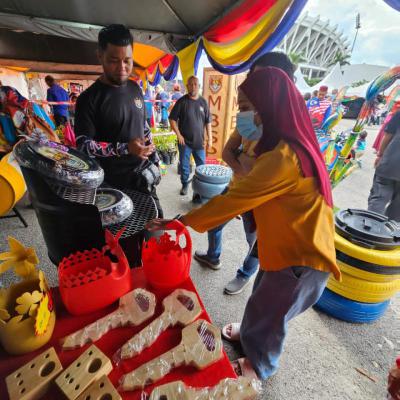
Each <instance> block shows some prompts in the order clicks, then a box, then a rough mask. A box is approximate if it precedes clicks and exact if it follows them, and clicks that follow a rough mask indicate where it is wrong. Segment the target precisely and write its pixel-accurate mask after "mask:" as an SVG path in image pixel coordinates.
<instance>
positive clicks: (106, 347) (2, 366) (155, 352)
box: [0, 268, 236, 400]
mask: <svg viewBox="0 0 400 400" xmlns="http://www.w3.org/2000/svg"><path fill="white" fill-rule="evenodd" d="M132 279H133V286H134V288H137V287H142V288H145V289H147V290H149V291H152V292H153V293H154V294H155V295H156V297H157V308H156V314H155V317H157V316H159V315H160V314H161V312H162V305H161V301H162V299H163V298H164V297H165V296H167V295H168V294H169V293H170V292H172V291H169V292H166V291H165V292H161V291H159V290H154V289H153V288H151V287H150V286H149V285H148V284H147V283H146V280H145V277H144V274H143V270H142V268H137V269H133V270H132ZM181 287H182V288H184V289H187V290H191V291H195V292H196V293H197V291H196V288H195V286H194V284H193V282H192V281H191V279H190V278H189V279H188V280H187V281H186V282H185V283H184V284H183V285H182V286H181ZM53 297H54V301H55V305H56V312H57V321H56V326H55V330H54V333H53V336H52V339H51V340H50V342H49V343H47V345H46V346H44V347H43V348H41V349H39V350H37V351H36V352H33V353H29V354H26V355H22V356H9V355H8V354H6V353H5V352H4V351H3V350H1V351H0V357H1V358H0V359H1V361H0V394H1V396H0V398H1V399H2V400H3V399H6V398H7V396H6V393H7V389H6V385H5V381H4V380H5V377H6V376H7V375H9V374H10V373H12V372H13V371H15V370H16V369H18V368H19V367H21V366H22V365H24V364H25V363H27V362H29V360H31V359H33V358H34V357H35V356H37V355H38V354H40V353H41V352H43V351H45V350H46V349H47V348H49V347H51V346H54V347H55V349H56V352H57V353H58V356H59V358H60V361H61V364H62V366H63V367H64V368H67V367H68V366H69V365H70V364H71V363H72V362H73V361H74V360H76V359H77V358H78V357H79V356H80V355H81V353H82V352H83V351H84V350H85V349H86V348H87V347H88V346H89V345H86V346H84V347H82V348H80V349H76V350H72V351H61V348H60V344H59V341H60V339H61V338H62V337H64V336H66V335H67V334H70V333H72V332H74V331H76V330H78V329H80V328H82V327H84V326H85V325H87V324H89V323H91V322H93V321H95V320H97V319H99V318H100V317H103V316H104V315H106V314H108V313H109V312H111V311H114V310H115V309H116V307H117V305H116V304H115V305H113V306H110V307H107V308H106V309H103V310H101V311H98V312H96V313H93V314H90V315H84V316H78V317H76V316H71V315H70V314H68V312H67V311H66V310H65V308H64V306H63V304H62V302H61V299H60V295H59V291H58V288H57V289H55V290H53ZM82 301H85V299H82ZM200 303H201V306H202V308H203V313H202V314H201V316H200V318H203V319H206V320H208V321H209V320H210V317H209V316H208V314H207V312H206V310H205V308H204V305H203V303H202V302H201V299H200ZM155 317H154V318H155ZM154 318H153V319H154ZM150 321H151V320H148V321H146V322H145V323H144V324H143V325H141V326H139V327H126V328H117V329H114V330H112V331H110V332H109V333H108V334H106V335H105V336H104V337H102V338H101V339H100V340H99V341H97V342H95V344H96V346H98V347H99V349H100V350H101V351H103V352H104V353H105V354H106V355H107V356H108V357H109V358H112V356H113V355H114V353H115V352H116V351H117V350H118V349H119V348H120V347H121V346H122V345H123V344H124V343H125V342H126V341H127V340H128V339H130V338H131V337H132V336H133V335H134V334H135V333H137V332H138V331H140V330H141V329H142V328H143V327H144V326H146V325H147V324H148V323H149V322H150ZM180 341H181V328H172V329H168V330H167V331H165V332H164V333H162V334H161V336H160V337H159V339H158V340H157V341H156V342H155V343H154V345H153V346H151V347H150V348H148V349H145V350H144V351H143V353H141V354H139V355H138V356H137V357H134V358H132V359H130V360H125V361H123V362H122V363H121V364H120V365H119V367H117V366H115V364H114V363H113V367H114V369H113V371H112V372H111V373H110V375H109V378H110V380H111V381H112V383H113V384H114V386H116V387H118V380H119V378H120V377H121V376H122V375H123V374H125V373H127V372H129V371H131V370H133V369H135V368H137V367H139V366H140V365H142V364H143V363H145V362H147V361H150V360H152V359H153V358H156V357H157V356H159V355H161V354H162V353H164V352H166V351H168V350H170V349H171V348H172V347H174V346H176V345H178V344H179V343H180ZM232 377H236V375H235V373H234V371H233V369H232V367H231V365H230V362H229V360H228V357H227V356H226V354H225V352H224V357H223V359H221V360H220V361H218V362H217V363H215V364H214V365H212V366H210V367H208V368H206V369H204V370H203V371H198V370H196V369H195V368H193V367H180V368H177V369H175V370H173V371H172V372H171V373H170V374H168V375H167V376H166V377H165V378H164V379H162V380H160V381H159V382H158V383H157V385H151V386H148V387H147V388H146V389H145V391H146V393H148V394H150V393H151V391H152V390H153V388H154V387H155V386H158V385H160V384H163V383H166V382H172V381H176V380H182V381H184V382H185V383H186V384H188V385H189V386H194V387H202V386H214V385H216V384H217V383H218V382H219V381H220V380H221V379H224V378H232ZM142 394H143V393H142V391H141V390H137V391H134V392H121V395H122V398H123V399H132V400H133V399H135V400H136V399H137V400H140V399H142V398H143V397H141V396H142ZM58 398H61V394H60V393H59V392H58V390H57V388H55V387H53V388H52V390H51V391H50V392H49V393H48V395H47V396H45V397H43V399H49V400H50V399H51V400H54V399H58Z"/></svg>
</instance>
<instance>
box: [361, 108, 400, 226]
mask: <svg viewBox="0 0 400 400" xmlns="http://www.w3.org/2000/svg"><path fill="white" fill-rule="evenodd" d="M384 132H385V135H384V137H383V140H382V143H381V146H380V148H379V151H378V155H377V158H376V160H375V167H376V170H375V176H374V182H373V184H372V189H371V194H370V195H369V199H368V210H370V211H375V212H377V213H379V214H384V215H387V216H388V218H390V219H394V220H395V221H398V222H400V111H397V112H396V114H394V115H393V117H392V119H391V120H390V121H389V122H388V123H387V125H386V126H385V128H384Z"/></svg>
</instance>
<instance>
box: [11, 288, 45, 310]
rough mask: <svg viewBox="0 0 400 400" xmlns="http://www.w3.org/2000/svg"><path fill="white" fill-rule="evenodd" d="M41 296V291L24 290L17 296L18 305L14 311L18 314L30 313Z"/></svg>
mask: <svg viewBox="0 0 400 400" xmlns="http://www.w3.org/2000/svg"><path fill="white" fill-rule="evenodd" d="M42 298H43V293H42V292H39V291H38V290H35V291H34V292H32V293H29V292H25V293H24V294H23V295H22V296H20V297H18V298H17V300H16V302H17V303H18V304H19V306H16V307H15V311H16V312H17V313H18V314H20V315H23V314H27V313H28V312H29V315H32V314H33V312H34V311H35V309H36V308H37V304H36V303H39V301H40V300H42Z"/></svg>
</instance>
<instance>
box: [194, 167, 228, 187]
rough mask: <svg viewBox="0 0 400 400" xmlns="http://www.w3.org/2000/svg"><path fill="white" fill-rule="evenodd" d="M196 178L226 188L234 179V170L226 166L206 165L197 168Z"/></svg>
mask: <svg viewBox="0 0 400 400" xmlns="http://www.w3.org/2000/svg"><path fill="white" fill-rule="evenodd" d="M195 176H196V177H197V178H198V179H199V180H201V181H203V182H208V183H213V184H225V186H226V185H227V184H228V183H229V181H230V180H231V178H232V170H231V169H230V168H228V167H225V166H224V165H215V164H204V165H200V166H198V167H197V168H196V171H195Z"/></svg>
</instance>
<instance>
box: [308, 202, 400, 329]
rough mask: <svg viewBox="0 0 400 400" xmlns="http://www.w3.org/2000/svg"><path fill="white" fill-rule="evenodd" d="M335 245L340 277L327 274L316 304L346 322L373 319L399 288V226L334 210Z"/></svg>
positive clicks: (372, 215)
mask: <svg viewBox="0 0 400 400" xmlns="http://www.w3.org/2000/svg"><path fill="white" fill-rule="evenodd" d="M335 222H336V234H335V247H336V258H337V263H338V266H339V267H340V270H341V272H342V281H341V282H338V281H337V280H335V278H333V277H332V276H331V277H330V279H329V281H328V285H327V288H326V289H325V291H324V293H323V294H322V296H321V298H320V299H319V301H318V303H317V304H316V305H315V307H316V308H317V309H319V310H321V311H323V312H325V313H326V314H329V315H331V316H333V317H335V318H338V319H341V320H344V321H348V322H357V323H364V322H373V321H375V320H377V319H378V318H379V317H381V316H382V315H383V314H384V312H385V311H386V309H387V308H388V306H389V303H390V299H391V298H392V297H393V296H394V295H395V294H396V293H397V292H398V291H399V290H400V226H399V224H397V223H396V222H395V221H390V220H388V219H387V217H385V216H383V215H380V214H377V213H373V212H369V211H364V210H355V209H348V210H342V211H339V212H338V213H337V214H336V218H335Z"/></svg>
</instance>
